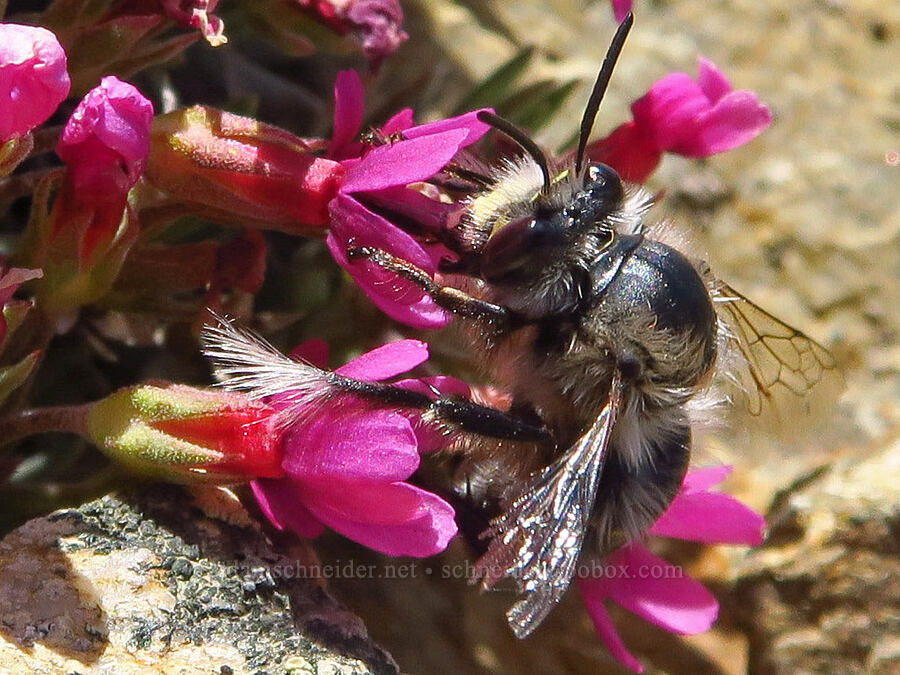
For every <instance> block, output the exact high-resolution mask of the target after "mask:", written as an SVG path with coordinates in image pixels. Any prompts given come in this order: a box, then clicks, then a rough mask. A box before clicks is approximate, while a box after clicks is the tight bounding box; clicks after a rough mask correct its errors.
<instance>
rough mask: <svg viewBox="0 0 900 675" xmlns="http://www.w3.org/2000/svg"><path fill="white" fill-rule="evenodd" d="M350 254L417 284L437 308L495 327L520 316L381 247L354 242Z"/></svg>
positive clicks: (511, 323) (513, 320)
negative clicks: (440, 280)
mask: <svg viewBox="0 0 900 675" xmlns="http://www.w3.org/2000/svg"><path fill="white" fill-rule="evenodd" d="M347 256H348V257H349V258H350V260H363V259H365V260H371V261H372V262H373V263H375V264H376V265H378V266H379V267H381V268H382V269H385V270H387V271H389V272H393V273H394V274H396V275H397V276H399V277H402V278H403V279H406V280H407V281H411V282H412V283H414V284H415V285H416V286H418V287H419V288H421V289H422V290H423V291H425V292H426V293H427V294H428V295H429V296H430V297H431V299H432V300H434V302H435V303H436V304H437V305H438V307H442V308H443V309H446V310H447V311H448V312H452V313H453V314H456V315H457V316H462V317H466V318H467V319H474V320H476V321H479V322H482V323H487V324H490V325H491V326H492V327H493V328H494V329H495V330H496V329H501V330H502V329H503V328H508V327H511V326H513V325H515V324H516V323H517V321H518V319H519V317H518V315H516V314H515V313H514V312H512V310H510V309H508V308H506V307H503V306H502V305H497V304H494V303H492V302H487V301H485V300H480V299H479V298H473V297H472V296H471V295H467V294H466V293H464V292H462V291H461V290H459V289H457V288H453V287H451V286H441V285H440V284H438V283H437V282H435V281H434V279H432V278H431V277H430V276H429V275H428V273H427V272H426V271H425V270H423V269H421V268H419V267H416V266H415V265H413V264H412V263H409V262H407V261H405V260H402V259H400V258H398V257H396V256H394V255H391V254H390V253H388V252H387V251H384V250H382V249H378V248H373V247H371V246H352V245H351V247H350V248H348V249H347Z"/></svg>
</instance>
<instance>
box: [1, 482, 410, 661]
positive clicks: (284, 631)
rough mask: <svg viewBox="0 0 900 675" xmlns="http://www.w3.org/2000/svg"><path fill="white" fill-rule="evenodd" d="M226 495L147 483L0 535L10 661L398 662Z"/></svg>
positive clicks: (4, 645)
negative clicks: (293, 571) (195, 493)
mask: <svg viewBox="0 0 900 675" xmlns="http://www.w3.org/2000/svg"><path fill="white" fill-rule="evenodd" d="M217 494H219V493H213V492H210V491H209V490H206V491H205V492H204V493H203V498H202V499H198V498H197V497H195V496H192V495H190V494H189V493H188V492H187V491H185V490H183V489H182V488H178V487H173V486H162V485H159V486H150V487H147V488H144V489H142V490H139V491H136V492H133V493H128V494H125V495H117V496H108V497H104V498H103V499H99V500H97V501H94V502H90V503H88V504H85V505H83V506H81V507H79V508H77V509H68V510H64V511H58V512H56V513H53V514H51V515H49V516H47V517H45V518H38V519H35V520H32V521H30V522H28V523H26V524H25V525H23V526H22V527H20V528H19V529H17V530H15V531H14V532H12V533H10V534H9V535H8V536H7V537H6V538H4V539H3V541H2V542H0V664H2V667H0V670H2V672H14V673H48V674H50V673H53V674H56V673H62V672H65V673H115V674H116V675H127V674H129V673H147V672H154V673H179V674H184V675H187V674H190V673H203V674H204V675H209V674H210V673H221V674H222V675H226V674H229V673H260V674H261V673H270V674H273V675H274V674H275V673H289V674H292V675H307V674H309V675H325V674H329V675H331V674H335V675H336V674H347V675H349V674H355V673H396V672H397V668H396V666H395V664H394V663H393V660H392V659H391V657H390V656H388V655H387V654H386V653H385V652H384V651H382V650H381V649H380V648H379V647H377V646H376V645H375V644H373V643H372V642H371V640H370V639H369V637H368V634H367V633H366V630H365V628H364V627H363V625H362V623H361V622H360V621H359V619H357V618H356V617H355V616H353V615H352V614H350V613H349V612H348V611H346V610H345V609H343V608H342V607H340V606H339V605H338V604H337V603H336V602H335V601H334V600H333V599H332V598H331V597H330V596H329V595H328V594H327V593H326V592H325V590H324V589H323V588H322V587H321V586H320V585H318V584H317V583H316V582H315V581H313V580H309V579H298V578H295V577H296V576H297V575H293V574H291V575H288V574H285V573H284V570H288V569H297V566H298V565H302V564H304V561H303V560H300V561H298V560H291V559H289V558H287V557H285V556H284V555H281V554H278V553H275V552H274V551H273V550H272V548H271V547H270V545H269V543H268V542H267V540H266V538H265V536H264V535H263V533H262V532H261V531H260V530H259V529H258V528H256V527H255V526H253V525H252V524H251V522H250V520H249V519H248V518H247V517H246V514H244V513H243V512H242V511H240V510H238V509H235V508H233V507H232V506H231V505H230V503H229V502H228V500H227V497H226V496H225V495H224V494H221V496H216V495H217ZM201 504H202V506H203V507H204V508H203V509H201V508H200V505H201ZM210 513H214V514H215V515H210ZM302 555H304V552H303V551H302V550H301V551H300V552H299V553H296V554H295V557H300V556H302ZM306 555H310V556H311V555H312V554H311V553H309V552H308V551H307V553H306Z"/></svg>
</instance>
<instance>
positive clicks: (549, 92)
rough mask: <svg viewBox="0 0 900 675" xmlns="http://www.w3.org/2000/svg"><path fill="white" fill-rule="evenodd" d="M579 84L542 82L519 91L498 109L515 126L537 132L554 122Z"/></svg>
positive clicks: (575, 82) (572, 82) (572, 81)
mask: <svg viewBox="0 0 900 675" xmlns="http://www.w3.org/2000/svg"><path fill="white" fill-rule="evenodd" d="M577 84H578V83H577V81H575V80H571V81H569V82H566V83H564V84H561V85H558V84H556V83H555V82H553V81H550V80H542V81H540V82H536V83H534V84H532V85H529V86H527V87H525V88H524V89H521V90H519V91H518V92H517V93H516V95H515V96H512V97H510V98H508V99H506V100H505V101H503V102H502V103H501V104H500V105H498V106H497V109H498V110H499V111H501V114H502V115H504V116H505V117H507V118H508V119H509V120H510V121H511V122H513V123H514V124H516V125H518V126H520V127H522V128H524V129H528V130H529V131H531V132H535V131H537V130H538V129H540V128H542V127H543V126H545V125H546V124H548V123H549V122H550V121H552V119H553V118H554V116H555V115H556V114H557V113H558V112H559V109H560V107H561V106H562V104H563V103H564V102H565V100H566V97H568V96H569V94H570V93H571V92H572V90H573V89H574V88H575V86H576V85H577Z"/></svg>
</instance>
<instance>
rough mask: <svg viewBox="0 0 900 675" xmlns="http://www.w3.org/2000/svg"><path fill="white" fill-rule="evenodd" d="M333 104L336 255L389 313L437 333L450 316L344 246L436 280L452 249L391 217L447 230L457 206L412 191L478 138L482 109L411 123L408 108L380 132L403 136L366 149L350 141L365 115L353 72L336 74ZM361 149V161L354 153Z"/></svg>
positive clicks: (331, 238) (331, 242)
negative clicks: (378, 252)
mask: <svg viewBox="0 0 900 675" xmlns="http://www.w3.org/2000/svg"><path fill="white" fill-rule="evenodd" d="M335 101H336V105H335V122H334V129H335V131H334V138H333V141H332V145H331V154H332V156H335V157H339V158H341V159H342V160H343V161H342V162H341V163H342V165H343V166H344V168H345V169H346V173H345V175H344V180H343V183H342V185H341V188H340V190H339V191H338V195H337V197H335V199H333V200H332V202H331V203H330V205H329V211H330V214H331V221H332V222H331V232H330V233H329V235H328V247H329V249H330V250H331V254H332V255H333V256H334V258H335V260H337V262H338V264H340V265H341V266H342V267H343V268H344V269H346V270H347V271H348V272H349V273H350V275H351V276H352V277H353V278H354V280H355V281H356V283H357V284H358V285H359V286H360V287H361V288H362V289H363V290H364V291H365V292H366V294H367V295H368V296H369V298H370V299H371V300H372V302H374V303H375V304H376V305H377V306H378V307H379V308H380V309H381V310H382V311H384V312H385V313H386V314H388V315H389V316H391V317H392V318H394V319H396V320H397V321H402V322H404V323H406V324H408V325H410V326H413V327H414V328H440V327H441V326H444V325H446V324H447V323H449V322H450V319H451V315H450V314H449V313H448V312H446V311H445V310H443V309H441V308H440V307H438V306H437V305H436V304H435V303H434V301H433V300H432V299H431V298H430V297H428V296H427V295H426V294H424V293H423V292H422V291H421V290H420V289H419V288H417V287H416V286H414V285H413V284H412V283H410V282H408V281H406V280H403V279H399V278H398V277H396V276H395V275H393V274H391V273H388V272H385V271H384V270H382V269H381V268H380V267H378V266H377V265H375V264H374V263H372V262H369V261H355V262H351V261H350V260H349V259H348V257H347V248H348V246H349V245H350V241H351V240H352V241H353V242H354V245H356V246H371V247H374V248H379V249H383V250H385V251H387V252H389V253H391V254H393V255H394V256H396V257H398V258H400V259H402V260H406V261H408V262H410V263H412V264H414V265H415V266H417V267H419V268H421V269H423V270H425V271H426V272H428V274H430V275H432V276H433V275H434V273H435V272H436V271H437V265H438V263H439V262H440V260H441V258H443V257H446V256H448V255H449V252H448V251H447V249H445V248H444V247H443V246H441V245H436V244H425V243H423V242H422V241H420V240H418V239H416V238H414V237H413V236H412V235H410V234H409V233H407V232H405V231H404V230H403V229H401V228H400V227H399V226H398V225H396V224H394V223H393V222H391V220H390V219H389V216H391V215H394V214H396V215H397V216H402V217H406V218H410V219H413V220H414V221H415V222H416V223H417V224H418V225H419V226H421V227H423V228H425V229H426V230H431V231H436V230H438V229H440V228H442V227H444V226H445V224H446V219H447V216H448V215H449V213H450V212H451V211H453V210H454V209H455V208H458V207H455V206H452V205H448V204H443V203H441V202H439V201H438V200H436V199H431V198H430V197H428V196H426V194H424V193H423V192H422V191H419V190H413V189H409V188H408V187H407V186H408V185H409V184H411V183H418V182H420V181H426V180H428V179H429V178H431V177H432V176H434V175H435V174H436V173H438V172H439V171H440V170H441V169H442V168H443V167H444V166H446V165H447V163H449V162H450V161H451V160H452V159H453V157H454V156H455V155H456V154H457V153H458V152H459V151H460V149H462V148H464V147H466V146H468V145H471V144H472V143H474V142H475V141H477V140H478V139H479V138H481V137H482V136H483V135H484V134H485V133H486V132H487V131H488V126H487V125H486V124H484V123H482V122H480V121H478V119H477V118H476V115H477V111H475V112H471V113H466V114H465V115H460V116H459V117H452V118H450V119H446V120H440V121H438V122H432V123H430V124H423V125H419V126H412V111H410V110H404V111H402V112H400V113H398V114H397V115H395V116H394V117H392V118H391V119H390V120H388V122H387V123H385V125H384V126H383V127H382V129H381V133H382V135H384V136H386V137H388V138H390V137H391V136H399V139H397V140H393V142H390V141H389V142H387V143H385V144H384V145H379V146H377V147H373V148H368V149H366V148H364V147H363V146H362V144H359V143H356V142H354V141H353V140H352V139H354V138H356V136H357V135H358V134H359V130H360V125H361V124H362V117H363V110H362V105H363V93H362V82H361V81H360V79H359V76H358V75H357V74H356V73H355V72H353V71H345V72H343V73H341V74H340V75H339V77H338V80H337V83H336V85H335ZM360 152H362V153H363V155H362V157H358V156H354V155H358V153H360ZM377 211H381V213H379V212H377Z"/></svg>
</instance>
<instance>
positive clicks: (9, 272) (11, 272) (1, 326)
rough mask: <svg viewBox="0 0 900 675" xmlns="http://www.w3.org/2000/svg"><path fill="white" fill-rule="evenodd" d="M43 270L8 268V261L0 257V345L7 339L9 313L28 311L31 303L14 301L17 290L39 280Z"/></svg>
mask: <svg viewBox="0 0 900 675" xmlns="http://www.w3.org/2000/svg"><path fill="white" fill-rule="evenodd" d="M41 276H42V275H41V270H29V269H25V268H22V267H7V265H6V261H5V260H4V259H3V257H2V256H0V345H2V344H3V340H4V338H5V337H6V331H7V327H8V326H7V318H6V315H7V313H11V312H12V311H14V310H23V309H27V308H28V307H29V306H30V304H31V303H30V302H27V301H23V302H17V301H13V295H15V293H16V289H18V288H19V286H21V285H22V284H24V283H25V282H26V281H31V280H32V279H39V278H40V277H41Z"/></svg>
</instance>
